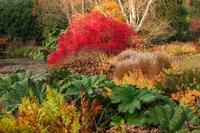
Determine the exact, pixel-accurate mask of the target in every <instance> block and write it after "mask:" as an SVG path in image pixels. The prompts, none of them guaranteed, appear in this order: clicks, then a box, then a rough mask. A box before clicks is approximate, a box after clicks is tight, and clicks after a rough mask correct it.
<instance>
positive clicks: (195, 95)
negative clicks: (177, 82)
mask: <svg viewBox="0 0 200 133" xmlns="http://www.w3.org/2000/svg"><path fill="white" fill-rule="evenodd" d="M171 97H172V99H174V100H178V101H179V102H180V105H188V106H189V108H190V109H191V110H193V111H195V112H198V115H199V116H200V108H199V106H200V104H199V102H200V101H199V100H200V91H198V90H191V89H189V88H188V89H187V90H186V91H185V92H183V91H179V92H177V93H173V94H172V95H171Z"/></svg>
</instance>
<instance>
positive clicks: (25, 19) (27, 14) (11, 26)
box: [0, 0, 41, 41]
mask: <svg viewBox="0 0 200 133" xmlns="http://www.w3.org/2000/svg"><path fill="white" fill-rule="evenodd" d="M32 7H33V3H32V0H0V14H1V15H0V20H1V21H0V25H1V26H0V36H2V35H6V36H8V38H10V39H14V38H20V39H22V40H23V41H28V40H30V39H36V40H37V41H39V40H40V36H41V30H40V27H39V25H38V24H37V22H36V16H35V15H34V14H33V13H32Z"/></svg>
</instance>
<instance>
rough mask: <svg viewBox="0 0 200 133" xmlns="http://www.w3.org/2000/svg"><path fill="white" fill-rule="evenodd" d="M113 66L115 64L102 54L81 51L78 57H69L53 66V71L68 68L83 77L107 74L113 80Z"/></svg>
mask: <svg viewBox="0 0 200 133" xmlns="http://www.w3.org/2000/svg"><path fill="white" fill-rule="evenodd" d="M112 66H113V64H112V63H111V62H109V60H108V58H107V57H106V56H104V54H103V53H101V52H85V51H81V52H79V53H78V54H77V55H69V56H68V57H66V58H64V59H63V61H62V62H60V63H57V64H55V65H52V66H51V69H55V68H66V69H67V70H73V71H75V72H77V73H79V74H81V75H100V74H101V75H102V74H105V75H106V76H108V77H109V78H111V77H112V74H113V73H112V71H113V69H112ZM88 68H90V69H88Z"/></svg>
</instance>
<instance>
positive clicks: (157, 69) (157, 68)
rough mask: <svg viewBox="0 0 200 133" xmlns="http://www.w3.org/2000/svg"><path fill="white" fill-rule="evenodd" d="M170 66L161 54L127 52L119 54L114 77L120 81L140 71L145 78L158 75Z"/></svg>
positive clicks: (165, 57) (168, 61)
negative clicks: (131, 73)
mask: <svg viewBox="0 0 200 133" xmlns="http://www.w3.org/2000/svg"><path fill="white" fill-rule="evenodd" d="M128 57H129V58H128ZM123 59H124V60H123ZM170 65H171V63H170V59H169V57H168V56H166V55H165V54H163V53H160V52H152V53H149V52H147V53H139V52H134V51H130V50H128V51H124V52H122V53H121V54H119V56H118V62H117V63H116V64H115V70H114V77H116V78H118V79H121V78H123V77H124V76H125V75H129V73H130V72H134V71H135V70H136V71H137V70H140V71H141V72H142V74H144V75H145V76H146V77H152V76H155V75H159V74H160V73H161V72H162V71H163V69H164V68H170Z"/></svg>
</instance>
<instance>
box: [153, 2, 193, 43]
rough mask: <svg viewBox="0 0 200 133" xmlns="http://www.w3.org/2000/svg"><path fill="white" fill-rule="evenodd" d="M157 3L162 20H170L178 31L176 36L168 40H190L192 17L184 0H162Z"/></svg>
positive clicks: (172, 26)
mask: <svg viewBox="0 0 200 133" xmlns="http://www.w3.org/2000/svg"><path fill="white" fill-rule="evenodd" d="M157 3H158V4H156V8H157V9H156V10H157V16H158V17H159V18H161V20H163V21H164V22H165V21H167V22H169V25H170V26H171V28H173V29H174V30H175V31H176V34H175V36H171V37H169V38H168V41H172V40H179V41H188V40H190V33H189V24H190V18H189V12H188V10H187V8H186V5H185V2H184V0H176V1H174V0H160V2H157Z"/></svg>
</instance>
